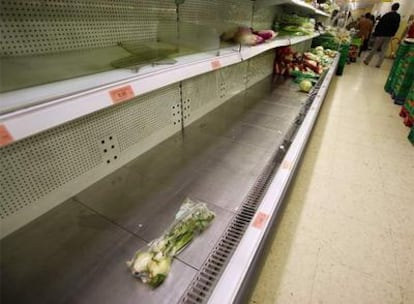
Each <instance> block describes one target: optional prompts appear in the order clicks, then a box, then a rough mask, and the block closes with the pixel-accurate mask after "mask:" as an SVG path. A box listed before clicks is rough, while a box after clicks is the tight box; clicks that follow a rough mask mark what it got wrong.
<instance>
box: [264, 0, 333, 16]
mask: <svg viewBox="0 0 414 304" xmlns="http://www.w3.org/2000/svg"><path fill="white" fill-rule="evenodd" d="M256 4H257V5H258V7H265V6H273V5H281V4H286V5H291V6H293V7H296V8H298V9H302V10H303V11H304V12H306V13H308V14H316V15H319V16H323V17H329V16H330V14H328V13H326V12H324V11H321V10H320V9H317V8H315V7H314V6H312V5H311V4H309V3H306V2H304V1H302V0H256Z"/></svg>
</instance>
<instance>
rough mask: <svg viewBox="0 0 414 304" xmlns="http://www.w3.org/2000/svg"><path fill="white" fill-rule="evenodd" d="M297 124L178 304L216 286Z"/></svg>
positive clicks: (191, 302)
mask: <svg viewBox="0 0 414 304" xmlns="http://www.w3.org/2000/svg"><path fill="white" fill-rule="evenodd" d="M323 78H324V77H321V80H320V81H319V82H318V83H317V85H315V89H314V90H313V91H312V92H311V94H310V95H309V98H308V101H307V103H306V104H305V105H304V107H303V109H302V111H303V113H300V114H299V115H303V117H304V116H305V115H306V113H307V111H308V110H309V108H310V105H311V104H312V102H313V100H314V99H315V97H316V95H317V93H318V91H319V88H320V85H321V83H322V80H323ZM298 119H299V117H298ZM301 122H302V121H299V123H295V124H294V125H293V126H292V128H291V129H290V130H289V131H288V132H287V134H286V138H285V141H284V142H283V144H282V146H281V148H280V149H278V151H277V152H276V153H275V155H274V156H273V158H272V161H271V162H270V163H269V164H268V166H267V167H266V169H265V170H264V172H263V173H262V174H261V176H260V177H259V178H258V180H257V181H256V183H255V185H254V187H253V188H252V190H251V191H250V192H249V194H248V195H247V197H246V199H245V201H244V202H243V204H242V206H241V207H240V209H239V211H238V213H237V214H236V215H235V216H234V218H233V220H232V221H231V223H230V225H229V226H228V227H227V229H226V231H225V232H224V234H223V235H222V237H221V238H220V240H219V241H218V243H217V245H216V246H215V247H214V249H213V250H212V252H211V253H210V255H209V257H208V258H207V260H206V262H205V263H204V264H203V266H202V267H201V269H200V270H199V272H198V273H197V275H196V276H195V278H194V279H193V281H192V282H191V283H190V285H189V287H188V288H187V290H186V291H185V293H184V295H183V296H182V297H181V299H180V301H179V303H184V304H200V303H206V302H207V300H208V298H209V297H210V295H211V293H212V291H213V289H214V287H215V285H216V284H217V281H218V279H219V278H220V275H221V274H222V272H223V271H224V268H225V267H226V265H227V263H228V261H229V260H230V258H231V256H232V254H233V252H234V250H235V249H236V247H237V245H238V244H239V242H240V240H241V238H242V237H243V234H244V232H245V231H246V229H247V227H248V226H249V224H250V222H251V220H252V219H253V217H254V214H255V212H256V210H257V207H258V205H259V203H260V201H261V200H262V198H263V195H264V193H265V191H266V190H267V188H268V186H269V184H270V182H271V181H272V178H273V176H274V173H275V172H276V170H277V169H278V167H279V165H280V162H281V160H282V159H283V157H284V155H285V153H286V151H287V149H288V148H289V145H290V143H291V140H292V138H293V137H294V135H295V134H296V132H297V130H298V128H299V127H300V124H301Z"/></svg>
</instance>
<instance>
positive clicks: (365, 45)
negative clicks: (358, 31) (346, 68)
mask: <svg viewBox="0 0 414 304" xmlns="http://www.w3.org/2000/svg"><path fill="white" fill-rule="evenodd" d="M368 42H369V38H367V39H364V41H363V42H362V45H361V47H360V48H359V56H361V53H362V52H363V51H366V50H368Z"/></svg>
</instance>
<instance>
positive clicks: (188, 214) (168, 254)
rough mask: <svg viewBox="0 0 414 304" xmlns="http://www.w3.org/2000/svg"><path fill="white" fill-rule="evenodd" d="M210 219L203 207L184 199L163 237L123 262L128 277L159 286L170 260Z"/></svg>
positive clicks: (205, 207)
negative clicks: (129, 273)
mask: <svg viewBox="0 0 414 304" xmlns="http://www.w3.org/2000/svg"><path fill="white" fill-rule="evenodd" d="M214 217H215V215H214V213H213V212H212V211H210V210H209V209H208V208H207V206H206V204H204V203H201V202H194V201H192V200H190V199H189V198H186V199H185V200H184V202H183V204H182V205H181V207H180V209H179V210H178V212H177V214H176V216H175V221H174V222H173V223H172V225H171V226H170V228H169V229H168V230H167V231H166V232H165V233H164V235H163V236H162V237H160V238H158V239H156V240H154V241H152V242H151V243H150V244H149V245H148V248H147V250H139V251H137V252H136V253H135V255H134V257H133V258H132V259H131V260H130V261H128V262H127V266H128V267H129V269H130V270H131V273H132V274H133V275H134V276H135V277H137V278H140V279H141V281H142V282H144V283H145V284H149V285H150V286H152V287H157V286H159V285H160V284H161V283H162V282H163V281H164V280H165V278H166V277H167V275H168V273H169V271H170V268H171V262H172V258H173V257H174V256H175V255H177V254H178V253H180V252H181V251H182V250H183V249H184V248H185V247H186V246H187V245H188V244H189V243H190V242H191V241H192V240H193V238H194V237H195V236H196V235H197V234H200V233H201V232H203V231H204V230H205V229H206V228H207V227H208V225H209V224H210V222H211V221H212V220H213V219H214Z"/></svg>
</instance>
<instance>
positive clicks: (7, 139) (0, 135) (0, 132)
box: [0, 125, 14, 147]
mask: <svg viewBox="0 0 414 304" xmlns="http://www.w3.org/2000/svg"><path fill="white" fill-rule="evenodd" d="M13 141H14V138H13V136H12V135H11V134H10V132H9V130H7V128H6V126H5V125H0V147H1V146H5V145H8V144H10V143H12V142H13Z"/></svg>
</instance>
